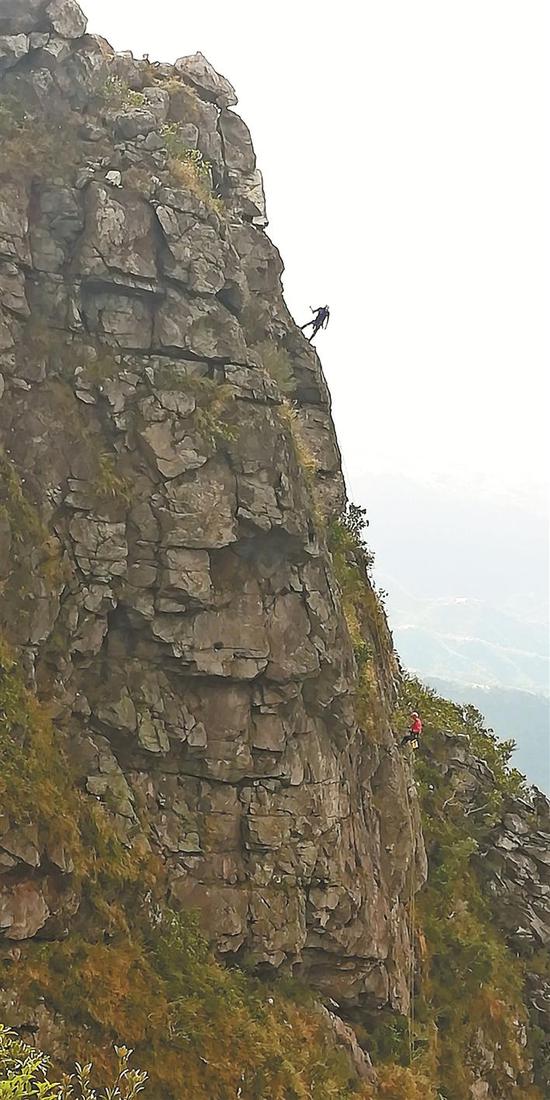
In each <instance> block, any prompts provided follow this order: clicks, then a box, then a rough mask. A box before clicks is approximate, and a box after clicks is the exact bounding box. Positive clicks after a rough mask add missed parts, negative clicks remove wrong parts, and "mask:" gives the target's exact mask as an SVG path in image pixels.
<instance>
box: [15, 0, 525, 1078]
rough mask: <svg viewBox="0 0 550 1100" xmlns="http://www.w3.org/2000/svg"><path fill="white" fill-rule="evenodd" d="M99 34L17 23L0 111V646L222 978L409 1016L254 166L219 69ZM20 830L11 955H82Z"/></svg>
mask: <svg viewBox="0 0 550 1100" xmlns="http://www.w3.org/2000/svg"><path fill="white" fill-rule="evenodd" d="M84 31H85V20H84V17H83V16H82V14H81V12H80V9H79V8H78V6H77V4H76V3H74V2H73V0H52V2H51V3H49V4H44V3H43V2H38V0H36V2H34V0H17V2H15V0H9V2H8V0H0V32H1V34H2V37H1V38H0V76H1V80H0V96H1V95H3V94H6V95H9V96H10V97H12V99H13V97H15V99H16V100H17V101H18V102H21V104H24V105H25V111H26V112H27V114H26V120H25V122H24V124H23V131H22V133H23V136H25V134H27V135H28V141H29V150H28V159H27V160H26V161H25V162H24V163H23V164H22V165H20V166H18V167H17V168H14V170H13V171H11V169H10V159H9V157H10V148H12V149H13V150H14V153H13V155H14V156H15V145H13V146H10V145H9V140H8V144H7V145H6V155H5V162H3V164H2V166H1V171H2V174H3V182H2V188H1V190H0V372H1V376H2V387H3V389H2V397H1V399H0V447H1V449H2V452H1V453H2V464H3V465H2V468H3V470H4V474H3V477H4V489H3V494H4V495H3V500H4V503H5V507H4V508H3V509H2V512H1V518H0V574H1V576H0V580H1V586H0V592H1V595H0V626H1V629H2V632H3V635H4V637H5V638H6V639H7V641H8V642H9V643H10V644H11V646H12V647H15V649H16V651H17V653H18V655H19V660H20V665H21V668H22V669H23V670H24V674H25V677H26V680H27V683H28V685H29V686H30V687H31V688H32V690H34V691H36V692H37V694H38V695H39V697H40V698H41V699H44V700H45V701H46V702H47V703H48V706H49V707H50V708H51V710H52V712H53V713H54V716H55V722H56V726H57V729H58V732H59V737H60V738H62V737H63V736H65V735H66V734H67V733H68V736H66V737H65V741H64V744H65V748H66V751H67V753H68V755H69V759H70V765H71V769H72V771H73V772H74V774H75V777H76V779H75V781H76V783H77V785H78V787H79V790H80V791H81V793H82V797H84V798H87V799H89V800H92V801H94V802H95V803H98V804H99V805H100V806H102V807H103V809H104V811H105V813H106V814H108V816H109V818H110V820H111V821H112V822H114V824H115V827H116V831H117V835H118V836H119V837H120V838H121V839H122V841H123V843H124V844H125V845H126V846H127V847H128V848H129V849H131V850H137V849H139V851H141V852H143V851H147V852H151V853H153V854H154V856H155V858H156V859H157V861H158V865H160V866H161V867H162V874H163V878H162V882H163V884H164V885H163V887H162V888H163V889H164V896H165V898H167V899H168V900H169V901H170V903H171V905H172V906H175V907H176V908H177V907H179V906H186V907H187V906H189V907H196V908H198V909H199V910H200V911H201V914H202V922H203V927H204V929H205V930H206V931H207V933H208V935H209V936H210V938H211V940H212V943H213V944H214V945H215V947H216V948H217V950H219V951H220V952H222V953H226V954H228V955H229V956H230V957H231V958H238V959H241V958H245V957H246V958H248V959H249V960H251V961H252V962H254V963H257V964H264V965H269V966H271V967H274V968H277V967H281V966H287V967H292V968H294V969H295V970H296V971H302V972H304V973H307V974H309V975H310V977H311V978H312V980H313V981H314V982H315V983H316V984H317V985H318V986H319V988H321V989H323V990H326V991H327V992H328V993H330V994H331V995H333V996H334V997H336V998H337V999H338V1001H342V1002H349V1003H359V1002H362V1001H367V1002H368V1003H369V1004H371V1005H372V1006H373V1007H376V1006H381V1005H384V1004H391V1005H393V1006H395V1007H396V1008H399V1009H405V1008H406V1005H407V997H408V994H407V971H408V967H409V951H410V944H409V942H408V935H407V921H406V905H407V900H408V896H409V890H410V882H411V874H412V877H413V880H414V882H415V883H416V885H419V884H420V883H421V881H422V879H423V877H424V875H425V859H424V852H423V845H422V839H421V834H420V827H419V821H418V810H417V804H416V797H415V792H414V790H413V789H412V788H410V777H409V774H408V771H407V766H406V765H405V764H404V763H403V760H402V758H401V756H400V755H399V754H398V753H397V752H396V750H395V745H394V738H393V734H392V731H391V725H390V714H391V708H392V705H393V701H394V694H395V683H396V677H397V670H396V665H395V662H394V658H393V654H392V646H391V639H390V637H389V633H388V632H387V631H386V633H384V634H383V637H382V635H381V634H380V630H378V633H377V634H376V638H377V643H376V646H375V647H374V648H375V656H374V657H373V677H374V679H375V680H376V681H377V682H378V684H379V691H380V695H381V698H382V705H381V707H380V709H379V713H378V715H377V717H376V737H375V738H374V737H372V736H370V735H369V736H368V735H367V734H366V733H365V732H364V731H363V730H361V729H360V728H359V727H358V725H357V722H356V719H355V715H354V707H353V694H354V686H355V665H354V658H353V651H352V646H351V642H350V638H349V635H348V632H347V628H346V625H345V621H344V617H343V614H342V609H341V605H340V596H339V591H338V584H337V582H336V579H335V576H334V570H333V565H332V561H331V558H330V554H329V552H328V550H327V547H326V544H325V524H326V523H327V522H328V523H329V522H330V521H331V520H332V519H333V518H334V517H335V516H337V515H338V514H339V513H340V511H341V509H342V507H343V504H344V501H345V491H344V486H343V479H342V473H341V466H340V456H339V451H338V445H337V442H336V438H335V433H334V427H333V423H332V419H331V413H330V399H329V395H328V391H327V387H326V384H325V381H324V378H323V374H322V370H321V366H320V363H319V360H318V358H317V355H316V352H315V350H314V348H312V347H311V346H310V345H309V344H308V342H307V341H306V340H305V339H304V338H303V336H302V334H301V333H300V332H299V331H298V330H297V328H296V327H295V325H294V323H293V321H292V319H291V317H290V315H289V313H288V310H287V308H286V306H285V303H284V300H283V296H282V290H281V273H282V263H281V259H280V257H279V255H278V253H277V250H276V249H275V247H274V246H273V245H272V243H271V241H270V240H269V238H268V237H267V236H266V234H265V233H264V231H263V226H264V225H265V222H266V218H265V204H264V198H263V189H262V185H261V178H260V176H259V174H258V172H257V169H256V161H255V156H254V150H253V147H252V142H251V139H250V134H249V132H248V129H247V127H246V125H245V124H244V122H242V120H241V119H240V118H239V117H238V115H236V114H235V113H234V111H232V110H230V109H229V108H231V107H232V106H233V105H234V104H235V102H236V97H235V95H234V92H233V89H232V87H231V85H230V84H229V83H228V81H226V80H225V79H224V78H223V77H220V76H219V74H217V73H216V72H215V70H214V69H213V68H212V67H211V66H210V65H209V63H208V62H207V61H206V60H205V59H204V58H203V57H202V55H200V54H197V55H194V56H193V57H188V58H183V59H181V60H180V61H179V62H177V64H176V66H175V67H172V66H157V67H155V66H153V67H151V66H150V65H148V64H147V63H146V62H138V61H135V60H134V59H133V58H132V57H131V56H129V55H122V56H117V55H116V54H114V53H113V52H112V51H111V50H110V47H108V46H107V45H106V43H105V42H104V41H103V40H101V39H97V38H94V37H93V36H84V37H82V36H83V35H84ZM2 74H3V75H2ZM113 89H114V91H113ZM113 95H114V96H115V102H113ZM116 97H118V98H116ZM18 125H19V124H17V126H16V129H17V132H18V137H19V140H21V134H20V133H19V130H18ZM25 127H26V128H27V129H25ZM59 127H61V128H62V129H63V133H67V134H70V140H67V142H65V143H64V146H63V148H64V150H65V152H64V153H63V155H62V154H61V152H60V147H59V144H58V133H59ZM37 134H40V138H41V140H43V139H44V138H46V139H47V137H48V134H50V135H52V139H51V140H52V142H53V144H52V145H51V146H47V147H46V148H45V149H41V152H40V156H39V158H38V161H33V160H32V143H33V141H34V140H35V139H36V135H37ZM174 142H176V144H174ZM178 142H179V144H177V143H178ZM171 143H172V144H171ZM197 150H198V151H199V153H200V155H201V156H202V158H206V160H207V161H208V165H206V164H205V160H204V159H203V160H201V159H200V156H199V157H198V159H197V158H195V157H194V153H195V151H197ZM3 156H4V146H3ZM178 158H179V159H178ZM266 346H267V347H269V348H270V349H271V352H272V355H274V356H275V357H277V355H279V356H280V357H281V358H282V359H283V360H284V362H285V363H287V362H289V363H290V370H291V375H292V383H293V386H294V388H295V395H293V398H292V402H293V403H294V405H293V404H292V403H291V402H289V401H288V400H285V399H284V397H283V395H282V393H281V389H280V388H279V385H278V382H277V379H276V377H275V376H272V375H270V374H269V373H268V371H267V370H266V369H265V368H264V365H263V362H262V360H261V355H260V354H259V352H258V347H259V348H262V347H264V348H265V347H266ZM304 455H305V458H304ZM10 494H11V495H10ZM21 502H26V505H25V507H26V509H28V512H27V511H24V513H23V516H24V523H23V526H22V527H21V524H19V526H18V522H17V514H15V513H14V509H16V508H17V507H19V506H21V507H22V505H21ZM29 514H31V515H32V517H34V518H32V521H31V519H29V518H28V516H29ZM25 524H27V526H25ZM52 562H55V563H57V565H56V567H55V569H54V567H53V565H52V564H51V563H52ZM373 638H374V633H373ZM4 824H5V828H4V825H3V826H2V830H0V934H2V935H3V936H5V937H7V938H8V939H12V940H25V939H29V938H31V937H33V936H35V935H36V934H40V935H42V934H43V935H44V936H49V937H50V938H55V936H56V935H59V934H61V933H63V934H65V933H66V932H67V930H68V934H69V935H70V931H71V921H73V920H77V919H78V907H79V897H78V893H76V894H75V893H73V892H72V885H71V884H72V880H73V866H72V861H71V854H70V852H69V851H67V850H65V849H64V848H63V847H60V846H59V845H58V846H57V847H56V846H55V845H52V844H50V847H49V848H47V845H46V841H45V838H44V836H42V835H41V834H40V833H39V832H37V831H36V830H34V831H33V823H32V821H30V822H25V823H21V822H19V821H17V820H13V821H12V820H6V821H5V823H4ZM528 858H529V859H531V858H534V857H532V856H531V855H529V857H528ZM159 889H160V883H159ZM344 1039H345V1041H346V1043H347V1042H348V1039H347V1038H346V1037H345V1036H344ZM350 1041H351V1040H350ZM352 1053H353V1055H354V1057H356V1056H357V1057H358V1054H357V1052H356V1051H355V1052H353V1051H352ZM367 1068H368V1067H367Z"/></svg>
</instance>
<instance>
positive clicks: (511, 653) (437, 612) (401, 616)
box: [379, 574, 550, 695]
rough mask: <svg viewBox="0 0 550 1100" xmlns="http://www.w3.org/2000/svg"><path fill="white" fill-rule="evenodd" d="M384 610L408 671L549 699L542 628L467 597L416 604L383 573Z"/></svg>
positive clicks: (545, 640) (548, 656)
mask: <svg viewBox="0 0 550 1100" xmlns="http://www.w3.org/2000/svg"><path fill="white" fill-rule="evenodd" d="M379 579H380V581H381V583H382V586H383V587H384V588H385V589H387V592H388V596H387V609H388V614H389V617H390V622H391V625H392V630H393V635H394V640H395V644H396V648H397V650H398V652H399V654H400V656H401V659H402V661H403V663H404V664H405V666H406V667H407V668H410V669H411V670H412V671H415V672H419V673H420V674H421V675H430V676H438V677H440V678H442V679H447V680H453V681H459V682H461V683H466V684H481V685H485V686H495V687H507V688H517V689H519V690H522V691H531V692H535V693H537V694H541V695H549V694H550V685H549V681H548V668H549V659H550V654H549V638H548V629H547V627H546V626H545V625H544V624H543V623H540V622H533V621H532V620H530V619H529V618H527V617H523V618H520V616H519V615H513V614H511V613H509V612H503V611H501V610H500V609H499V608H496V607H493V606H491V605H490V604H487V603H483V602H482V601H481V600H476V599H468V598H466V597H454V598H441V599H428V598H424V599H419V598H418V597H416V596H412V595H411V594H410V593H408V592H406V591H405V590H404V589H403V588H402V587H401V586H400V585H399V583H398V582H397V581H396V580H395V579H393V578H391V577H388V576H387V575H386V574H379Z"/></svg>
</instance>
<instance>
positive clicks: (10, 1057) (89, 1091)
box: [0, 1024, 147, 1100]
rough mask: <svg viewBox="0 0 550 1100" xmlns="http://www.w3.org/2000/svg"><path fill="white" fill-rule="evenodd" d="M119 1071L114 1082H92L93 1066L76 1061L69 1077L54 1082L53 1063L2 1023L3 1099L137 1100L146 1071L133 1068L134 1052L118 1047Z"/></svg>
mask: <svg viewBox="0 0 550 1100" xmlns="http://www.w3.org/2000/svg"><path fill="white" fill-rule="evenodd" d="M115 1052H116V1057H117V1070H116V1074H115V1078H114V1080H113V1082H112V1084H111V1085H109V1086H106V1087H100V1089H99V1091H98V1087H97V1086H94V1085H92V1065H91V1063H88V1064H87V1065H85V1066H81V1065H79V1064H78V1062H77V1064H76V1066H75V1071H74V1073H72V1074H71V1075H70V1077H65V1078H64V1079H63V1080H61V1081H59V1082H56V1081H51V1080H50V1076H51V1062H50V1059H49V1058H47V1057H46V1055H44V1054H42V1053H41V1051H38V1050H34V1048H33V1047H30V1046H28V1045H27V1044H26V1043H24V1042H23V1041H22V1040H21V1039H19V1037H18V1036H17V1035H16V1033H15V1032H14V1031H10V1030H9V1029H8V1028H6V1027H4V1025H3V1024H0V1100H27V1098H29V1100H30V1098H33V1100H34V1098H36V1100H96V1098H101V1100H135V1097H136V1096H137V1095H138V1094H139V1093H140V1092H142V1091H143V1089H144V1088H145V1084H146V1081H147V1074H146V1073H143V1072H141V1070H138V1069H131V1068H130V1058H131V1056H132V1053H133V1051H131V1050H128V1048H127V1047H123V1046H121V1047H115Z"/></svg>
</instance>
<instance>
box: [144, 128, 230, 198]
mask: <svg viewBox="0 0 550 1100" xmlns="http://www.w3.org/2000/svg"><path fill="white" fill-rule="evenodd" d="M160 133H161V136H162V139H163V141H164V145H165V148H166V152H167V153H168V170H169V172H170V174H171V175H172V176H173V178H174V179H175V180H176V181H177V183H179V184H180V185H181V186H182V187H185V188H186V189H187V190H188V191H192V193H193V194H194V195H196V196H197V198H198V199H200V200H201V202H203V203H204V204H205V206H207V207H208V208H209V209H210V210H212V211H213V212H214V213H215V214H218V216H219V217H221V216H222V215H223V212H224V206H223V202H222V200H221V199H220V197H219V195H216V194H215V192H214V184H213V180H212V166H211V165H210V164H209V162H208V161H207V160H206V159H205V157H203V155H202V153H201V152H200V150H199V149H191V148H190V147H189V146H188V145H187V143H186V141H185V138H184V136H183V134H182V131H181V127H180V126H179V125H178V123H177V122H167V123H166V124H165V125H164V126H163V127H162V129H161V131H160Z"/></svg>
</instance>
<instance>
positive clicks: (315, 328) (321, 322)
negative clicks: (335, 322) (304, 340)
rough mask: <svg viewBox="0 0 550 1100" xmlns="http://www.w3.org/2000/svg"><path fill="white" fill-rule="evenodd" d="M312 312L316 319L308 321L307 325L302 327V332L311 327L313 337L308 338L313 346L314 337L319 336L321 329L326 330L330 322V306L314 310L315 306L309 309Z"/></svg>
mask: <svg viewBox="0 0 550 1100" xmlns="http://www.w3.org/2000/svg"><path fill="white" fill-rule="evenodd" d="M309 308H310V309H311V312H312V313H314V314H315V317H312V318H311V321H306V323H305V325H300V328H301V330H302V332H303V331H304V329H306V328H309V326H310V325H311V336H308V340H309V342H310V344H311V341H312V340H313V337H314V336H316V335H317V333H318V332H319V329H321V328H326V327H327V325H328V323H329V320H330V309H329V308H328V306H318V308H317V309H314V308H313V306H310V307H309Z"/></svg>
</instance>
